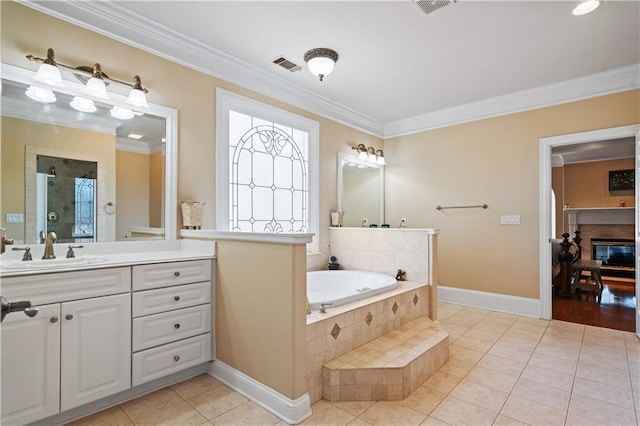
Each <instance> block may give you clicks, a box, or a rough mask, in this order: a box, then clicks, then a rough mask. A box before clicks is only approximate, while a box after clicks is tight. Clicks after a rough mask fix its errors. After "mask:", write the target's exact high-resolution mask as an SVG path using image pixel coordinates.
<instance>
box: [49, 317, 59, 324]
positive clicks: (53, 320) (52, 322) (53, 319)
mask: <svg viewBox="0 0 640 426" xmlns="http://www.w3.org/2000/svg"><path fill="white" fill-rule="evenodd" d="M49 322H50V323H51V324H55V323H57V322H58V317H51V318H50V319H49Z"/></svg>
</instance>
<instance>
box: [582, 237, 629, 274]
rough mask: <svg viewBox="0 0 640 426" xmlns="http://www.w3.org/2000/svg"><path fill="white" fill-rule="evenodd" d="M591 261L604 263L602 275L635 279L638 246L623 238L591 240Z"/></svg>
mask: <svg viewBox="0 0 640 426" xmlns="http://www.w3.org/2000/svg"><path fill="white" fill-rule="evenodd" d="M591 259H593V260H601V261H602V275H603V276H609V277H623V278H635V262H636V245H635V241H634V240H630V239H623V238H591Z"/></svg>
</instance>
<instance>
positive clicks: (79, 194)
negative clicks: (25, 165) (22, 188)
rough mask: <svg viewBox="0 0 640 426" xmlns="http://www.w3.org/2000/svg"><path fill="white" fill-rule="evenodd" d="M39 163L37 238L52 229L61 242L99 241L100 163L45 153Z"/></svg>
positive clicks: (38, 157)
mask: <svg viewBox="0 0 640 426" xmlns="http://www.w3.org/2000/svg"><path fill="white" fill-rule="evenodd" d="M36 163H37V173H36V223H37V227H36V230H37V232H38V234H39V235H38V236H37V237H36V238H37V239H38V240H41V236H42V235H47V234H48V233H49V232H51V231H53V232H55V233H56V234H57V236H58V242H60V243H74V242H92V241H97V235H96V234H97V232H96V231H97V229H96V220H95V219H96V195H97V194H96V176H97V169H98V163H96V162H93V161H82V160H73V159H68V158H57V157H48V156H44V155H38V156H37V160H36ZM41 242H42V241H41Z"/></svg>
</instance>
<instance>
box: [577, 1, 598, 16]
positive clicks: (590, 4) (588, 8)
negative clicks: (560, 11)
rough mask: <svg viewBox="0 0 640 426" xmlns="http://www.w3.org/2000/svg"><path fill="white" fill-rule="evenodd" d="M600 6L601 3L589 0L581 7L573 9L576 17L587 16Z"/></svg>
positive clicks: (581, 4) (580, 5)
mask: <svg viewBox="0 0 640 426" xmlns="http://www.w3.org/2000/svg"><path fill="white" fill-rule="evenodd" d="M598 6H600V2H599V1H598V0H587V1H583V2H582V3H580V4H579V5H577V6H576V7H575V8H574V9H573V12H571V13H573V14H574V15H576V16H580V15H586V14H587V13H591V12H593V11H594V10H596V9H597V8H598Z"/></svg>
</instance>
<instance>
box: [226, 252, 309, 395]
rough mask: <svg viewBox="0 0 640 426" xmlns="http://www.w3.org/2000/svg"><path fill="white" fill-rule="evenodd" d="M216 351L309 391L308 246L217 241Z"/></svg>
mask: <svg viewBox="0 0 640 426" xmlns="http://www.w3.org/2000/svg"><path fill="white" fill-rule="evenodd" d="M216 255H217V269H216V324H215V333H216V357H217V359H219V360H221V361H222V362H224V363H226V364H228V365H230V366H231V367H233V368H235V369H237V370H240V371H242V372H243V373H245V374H247V375H248V376H250V377H252V378H254V379H256V380H258V381H259V382H261V383H264V384H266V385H267V386H269V387H271V388H272V389H275V390H276V391H278V392H280V393H281V394H282V395H285V396H286V397H288V398H291V399H297V398H299V397H300V396H302V395H304V394H305V393H306V379H305V373H306V370H305V368H306V356H307V353H306V321H305V315H306V307H305V301H306V285H305V283H306V267H305V258H306V247H305V246H304V245H288V244H268V243H252V242H239V241H218V242H217V253H216Z"/></svg>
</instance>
